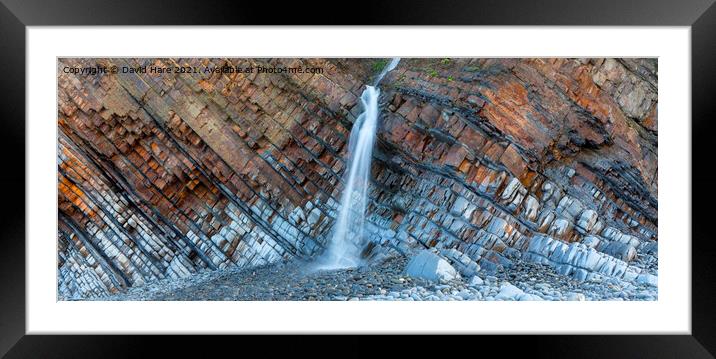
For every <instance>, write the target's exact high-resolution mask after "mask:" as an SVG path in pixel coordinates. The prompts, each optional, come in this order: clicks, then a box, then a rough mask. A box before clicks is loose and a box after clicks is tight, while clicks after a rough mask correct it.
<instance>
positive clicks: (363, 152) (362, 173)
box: [322, 58, 400, 268]
mask: <svg viewBox="0 0 716 359" xmlns="http://www.w3.org/2000/svg"><path fill="white" fill-rule="evenodd" d="M399 61H400V58H394V59H392V60H391V62H390V63H389V64H388V65H387V66H386V67H385V68H383V70H382V71H381V72H380V74H379V75H378V77H376V80H375V85H374V86H366V88H365V91H363V93H362V94H361V97H360V102H361V106H362V108H363V113H361V114H360V115H359V116H358V118H357V119H356V121H355V123H354V124H353V129H352V130H351V135H350V138H349V140H348V153H347V160H346V165H347V167H346V172H345V174H344V182H345V188H344V189H343V194H342V195H341V206H340V208H339V211H338V217H337V218H336V222H335V224H334V225H333V230H332V236H331V238H330V241H329V243H328V246H327V248H326V253H325V254H324V256H325V258H324V263H323V265H322V267H323V268H348V267H357V266H359V265H360V263H361V259H360V252H361V249H362V248H361V243H362V242H363V230H364V226H365V210H366V207H367V206H368V186H369V176H370V166H371V162H372V156H373V144H374V143H375V135H376V130H377V128H378V115H379V113H380V111H379V109H378V97H379V96H380V90H379V89H378V84H379V83H380V80H382V79H383V77H384V76H385V75H386V74H387V73H388V72H389V71H390V70H392V69H394V68H395V67H396V66H397V65H398V62H399Z"/></svg>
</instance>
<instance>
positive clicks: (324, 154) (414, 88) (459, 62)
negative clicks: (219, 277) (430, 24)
mask: <svg viewBox="0 0 716 359" xmlns="http://www.w3.org/2000/svg"><path fill="white" fill-rule="evenodd" d="M227 61H228V62H229V64H230V65H231V66H238V67H247V66H257V65H262V66H273V65H276V66H290V67H296V66H304V67H316V68H322V69H323V70H322V73H300V74H299V73H283V74H256V73H253V74H243V73H203V72H202V73H182V74H156V73H154V74H152V73H118V74H100V75H96V76H86V75H79V74H68V73H63V72H62V71H58V84H59V88H58V98H59V109H58V127H59V131H58V146H59V147H58V196H59V199H58V200H59V219H60V221H59V223H60V224H59V228H58V236H59V248H58V251H59V252H58V256H59V277H58V280H59V293H60V296H61V297H62V298H70V297H79V298H82V297H96V296H102V295H105V294H107V293H113V292H117V291H119V290H121V289H123V288H126V287H129V286H137V285H141V284H143V283H145V282H148V281H152V280H156V279H159V278H164V277H175V278H181V277H186V276H191V275H192V274H193V273H196V272H197V271H201V270H204V269H210V270H214V269H222V268H228V267H235V266H238V267H251V266H257V265H261V264H266V263H271V262H276V261H282V260H286V259H289V258H293V257H305V258H311V257H314V256H315V255H316V254H318V253H320V252H321V251H322V250H323V248H324V246H325V241H326V240H327V238H329V231H330V228H331V225H332V223H333V220H334V217H335V215H336V212H337V205H338V202H337V201H338V199H339V198H340V193H341V190H342V184H341V183H340V181H341V175H342V173H343V171H344V163H345V162H344V158H345V155H346V154H345V151H346V148H347V143H346V142H347V139H348V134H349V133H350V129H351V126H352V123H353V121H354V119H355V117H356V116H357V115H358V114H359V113H360V108H358V107H359V106H358V105H357V103H358V96H359V95H360V93H361V91H362V90H363V87H364V85H365V84H367V83H370V80H371V77H372V76H374V74H375V73H376V71H375V69H374V68H373V67H374V66H373V64H374V63H375V61H376V60H372V59H347V60H344V59H329V60H325V59H231V60H226V59H188V60H186V59H138V60H134V59H82V60H79V59H61V60H60V61H59V62H58V70H60V69H61V68H63V67H64V66H71V67H75V66H80V67H84V66H94V65H97V64H101V65H107V66H109V65H117V66H120V67H121V66H128V67H137V66H143V65H146V66H148V67H149V66H180V65H188V66H196V67H198V68H204V67H206V66H216V67H221V66H223V65H226V64H227ZM381 87H382V93H383V95H382V109H383V111H382V114H381V126H380V129H379V131H378V142H377V143H376V149H375V151H374V163H373V171H372V172H373V183H372V190H371V194H370V197H371V199H372V202H371V204H370V205H369V209H368V214H369V216H368V219H369V221H370V224H369V226H368V228H367V229H366V232H367V233H368V235H369V238H368V239H369V240H371V241H372V242H374V243H376V244H378V245H379V246H380V247H381V248H386V249H388V250H396V251H399V252H402V253H405V254H408V253H412V252H413V251H415V250H416V249H420V248H426V247H428V248H430V247H435V248H436V249H437V250H438V252H439V253H440V254H441V256H443V257H444V258H445V259H446V260H448V261H450V262H451V264H452V265H453V266H454V267H455V268H456V269H458V270H459V271H461V272H462V273H463V275H465V276H466V277H471V276H472V275H473V274H474V272H475V271H476V270H483V271H495V270H501V269H506V270H509V267H510V265H511V263H512V261H513V260H514V259H515V258H523V259H528V260H534V261H539V262H544V263H546V264H551V265H554V266H555V267H556V268H558V270H559V271H563V272H564V273H565V274H569V275H574V276H576V277H578V278H582V277H584V278H587V277H589V276H590V275H595V274H592V273H596V274H599V275H608V276H617V277H619V278H620V279H621V280H628V281H639V282H640V283H653V284H654V285H655V284H656V278H657V277H656V272H655V271H656V266H655V257H656V255H657V253H658V252H657V250H656V248H657V246H656V241H657V240H658V238H657V225H658V223H657V189H658V187H657V182H658V181H657V168H658V167H657V144H658V143H657V118H656V115H657V110H656V108H657V102H656V101H657V90H656V88H657V72H656V60H655V59H606V60H605V59H598V60H597V59H584V60H583V59H451V60H447V59H403V60H402V61H401V63H400V64H399V66H398V67H397V68H396V69H395V70H393V71H392V72H390V73H389V74H388V75H387V76H386V77H385V78H384V79H383V80H382V82H381ZM555 253H557V254H555ZM570 253H573V254H570ZM584 253H586V254H584ZM595 258H596V259H595ZM600 261H601V262H600ZM605 263H608V264H605ZM622 268H623V269H622ZM615 273H616V274H615Z"/></svg>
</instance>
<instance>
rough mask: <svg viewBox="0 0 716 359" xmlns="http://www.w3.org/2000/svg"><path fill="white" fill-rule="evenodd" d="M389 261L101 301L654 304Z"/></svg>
mask: <svg viewBox="0 0 716 359" xmlns="http://www.w3.org/2000/svg"><path fill="white" fill-rule="evenodd" d="M406 264H407V259H406V258H404V257H401V256H393V257H390V258H387V259H385V260H382V261H381V262H379V263H374V264H372V265H371V266H365V267H360V268H354V269H341V270H329V271H327V270H319V269H316V268H315V265H314V264H313V263H305V262H300V261H292V262H288V263H277V264H272V265H267V266H263V267H258V268H253V269H249V270H235V271H232V270H225V271H213V272H212V271H206V272H202V273H198V274H196V275H194V276H191V277H189V278H186V279H182V280H159V281H155V282H153V283H149V284H147V285H144V286H141V287H134V288H130V289H129V290H127V291H125V292H122V293H119V294H115V295H111V296H107V297H103V298H97V299H98V300H188V301H191V300H409V301H413V300H447V301H451V300H458V301H460V300H487V301H491V300H656V299H657V290H656V288H654V287H649V286H646V285H644V286H641V285H634V284H632V283H627V282H624V281H620V280H618V279H614V278H604V277H601V278H595V279H592V280H591V281H586V282H582V283H579V282H577V281H575V280H574V279H572V278H570V277H567V276H563V275H560V274H558V273H556V272H555V271H554V269H552V268H551V267H549V266H546V265H542V264H534V263H528V262H524V261H516V262H515V265H514V266H513V267H512V268H511V269H510V270H509V271H503V272H498V273H493V274H488V273H484V272H480V273H478V275H476V276H474V277H471V278H459V279H453V280H450V281H442V282H430V281H427V280H425V279H421V278H411V277H410V276H408V275H406V274H405V267H406Z"/></svg>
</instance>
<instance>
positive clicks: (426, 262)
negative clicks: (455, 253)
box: [405, 250, 460, 282]
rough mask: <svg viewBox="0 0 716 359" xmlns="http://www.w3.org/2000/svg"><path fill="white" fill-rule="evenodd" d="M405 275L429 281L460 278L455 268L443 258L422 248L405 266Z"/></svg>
mask: <svg viewBox="0 0 716 359" xmlns="http://www.w3.org/2000/svg"><path fill="white" fill-rule="evenodd" d="M405 272H406V274H407V275H409V276H411V277H414V278H423V279H427V280H430V281H434V282H438V281H449V280H452V279H455V278H460V275H459V274H458V272H457V270H455V268H454V267H453V266H452V265H450V263H448V261H446V260H445V259H443V258H442V257H440V256H439V255H437V254H436V253H433V252H432V251H429V250H423V251H421V252H420V253H418V254H417V255H416V256H415V257H413V258H412V259H411V260H410V262H408V265H407V266H406V268H405Z"/></svg>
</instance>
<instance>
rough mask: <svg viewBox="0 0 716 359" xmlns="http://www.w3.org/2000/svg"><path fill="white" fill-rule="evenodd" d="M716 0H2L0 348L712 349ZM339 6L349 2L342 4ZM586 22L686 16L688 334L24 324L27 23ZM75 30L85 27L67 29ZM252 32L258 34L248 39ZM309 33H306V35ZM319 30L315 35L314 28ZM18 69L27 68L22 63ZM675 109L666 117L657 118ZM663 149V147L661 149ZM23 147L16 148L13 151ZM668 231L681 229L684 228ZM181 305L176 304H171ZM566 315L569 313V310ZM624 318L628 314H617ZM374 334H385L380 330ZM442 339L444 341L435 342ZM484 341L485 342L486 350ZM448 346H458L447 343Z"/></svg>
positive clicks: (710, 353)
mask: <svg viewBox="0 0 716 359" xmlns="http://www.w3.org/2000/svg"><path fill="white" fill-rule="evenodd" d="M713 3H714V0H688V1H685V0H682V1H678V2H676V1H664V0H651V1H650V0H631V1H622V0H601V1H581V0H580V1H577V0H553V1H539V2H538V1H529V0H500V1H468V0H459V1H450V2H447V1H442V2H440V1H432V2H408V1H390V2H384V3H381V2H378V1H361V2H360V3H356V4H355V5H354V8H351V7H350V6H349V5H350V3H348V4H346V3H338V2H328V1H324V2H317V3H311V4H307V3H305V2H296V3H294V4H289V3H283V2H275V3H269V2H246V1H236V0H235V1H215V2H210V1H203V2H198V1H187V0H175V1H166V0H165V1H147V0H145V1H141V0H125V1H112V0H71V1H62V2H59V1H54V2H51V1H47V2H44V1H39V0H0V71H2V72H1V73H2V78H1V79H0V86H1V87H0V88H1V89H2V91H1V92H0V93H1V94H2V96H0V102H2V106H0V146H1V147H2V152H0V153H2V154H3V159H2V162H0V163H2V165H1V166H2V167H3V171H2V174H0V184H2V188H3V190H2V192H0V193H2V195H3V201H2V203H3V204H2V206H0V208H2V212H3V213H2V215H1V216H0V240H1V241H2V245H1V246H0V288H1V289H0V293H1V294H0V308H1V309H0V355H2V354H5V355H6V357H8V358H26V357H28V358H29V357H31V358H53V357H72V358H77V357H93V358H97V357H103V358H104V357H149V356H150V355H161V356H162V357H166V356H170V355H174V353H178V354H182V355H183V356H184V355H192V356H195V355H201V356H202V357H206V356H208V355H211V353H212V352H213V351H217V352H223V351H224V350H226V349H227V348H234V349H235V350H238V349H236V348H242V349H241V351H240V352H235V353H241V354H242V355H246V353H249V352H252V351H254V350H259V351H258V353H261V354H262V355H270V356H276V355H282V354H285V355H310V356H313V355H320V354H327V355H328V356H336V354H332V352H330V351H326V350H319V349H317V347H318V346H324V348H326V349H327V348H328V347H329V346H328V345H326V344H325V343H326V342H330V343H332V344H333V345H336V346H339V347H341V349H340V350H342V352H341V353H340V355H339V356H353V357H355V356H361V357H365V356H368V355H373V354H374V353H380V354H387V353H389V352H394V353H399V354H407V353H408V352H410V351H411V350H415V351H417V352H418V353H420V355H427V354H428V353H430V352H434V353H443V354H449V353H451V352H452V351H453V349H450V348H457V350H465V349H467V350H468V351H471V349H470V348H475V349H474V352H473V353H474V354H475V355H479V354H478V353H479V352H478V349H477V348H484V347H487V348H496V349H498V350H499V351H504V352H505V353H506V354H508V355H509V356H523V355H524V356H525V357H527V356H529V357H569V358H591V357H595V358H598V357H599V358H601V357H612V358H620V357H628V358H637V357H639V358H667V357H668V358H677V357H678V358H713V357H714V354H716V315H715V314H714V313H715V311H714V310H713V306H714V304H715V303H716V300H714V299H713V298H715V295H716V290H715V289H714V288H715V287H714V282H715V281H714V279H715V278H716V264H714V260H715V259H716V245H715V244H714V243H715V242H716V241H715V240H713V239H712V237H713V235H712V234H711V233H710V227H709V223H710V222H711V221H713V220H712V219H711V218H710V216H711V215H712V214H711V213H712V211H711V210H710V205H711V203H713V200H714V195H713V191H710V190H709V187H708V184H709V183H710V182H711V180H712V179H713V178H714V177H713V176H712V175H711V174H710V173H711V172H712V169H711V163H710V161H709V160H710V159H711V158H710V157H711V155H712V153H713V150H712V148H711V141H712V140H711V138H710V136H711V134H712V133H714V132H713V131H712V129H713V125H712V119H713V117H716V110H714V101H713V100H712V98H713V97H714V94H715V93H716V66H714V64H716V46H714V44H716V5H713ZM346 6H348V7H346ZM338 22H340V23H341V24H342V25H355V24H365V25H551V26H563V25H587V26H690V27H691V51H692V54H691V55H692V57H691V72H692V79H691V80H692V82H691V84H692V90H691V94H692V119H691V130H692V147H691V151H692V163H691V171H692V173H691V179H692V188H691V191H692V193H693V196H692V199H691V201H692V202H691V203H692V210H691V215H692V216H691V218H692V223H691V228H684V229H683V232H684V233H685V234H686V233H689V232H690V233H691V235H692V239H691V249H692V283H691V284H692V303H691V313H692V318H691V323H692V333H691V335H646V336H644V335H637V336H633V335H624V336H618V335H580V336H570V335H560V336H549V337H543V336H519V337H515V336H480V337H469V338H458V339H455V340H453V339H446V338H435V339H430V340H426V339H425V338H400V339H398V338H395V337H391V338H387V339H385V338H381V339H383V340H385V343H376V342H377V340H378V338H374V337H369V336H362V337H340V338H331V339H330V340H326V339H323V338H321V339H318V340H315V341H313V342H311V341H309V340H308V339H307V338H295V337H293V338H285V337H282V338H280V339H277V338H272V339H269V340H267V342H266V344H261V343H259V341H257V340H256V338H248V339H247V338H243V339H242V340H241V343H239V339H234V338H227V337H207V336H204V337H192V338H184V337H182V338H176V337H168V336H90V337H86V336H40V335H25V233H26V231H25V218H26V216H31V215H32V213H26V212H25V208H26V207H25V191H26V190H27V188H26V187H25V183H26V180H27V178H26V177H25V150H26V147H25V138H26V136H27V135H28V134H27V133H26V131H25V105H24V104H25V95H26V93H25V76H26V74H27V72H28V71H32V69H29V68H26V62H25V57H26V53H25V49H26V48H25V46H26V43H25V41H26V36H25V34H26V32H25V30H26V27H27V26H67V25H73V26H82V25H276V24H290V25H314V24H323V25H337V24H338ZM68 41H82V39H68ZM254 41H260V39H257V40H254ZM308 41H312V40H308ZM315 41H319V40H315ZM23 69H24V71H23ZM672 120H673V121H680V120H682V119H663V121H672ZM667 150H668V149H667ZM20 153H22V155H20ZM669 240H683V241H684V242H685V245H686V242H687V241H688V237H685V238H675V239H669ZM178 315H179V314H178ZM573 319H574V318H571V319H570V320H573ZM625 320H628V319H625ZM381 341H382V340H381ZM441 341H442V342H444V343H446V344H445V345H449V348H448V349H446V348H445V347H442V346H441V345H439V343H440V342H441ZM485 353H486V352H485ZM455 355H457V353H455Z"/></svg>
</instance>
